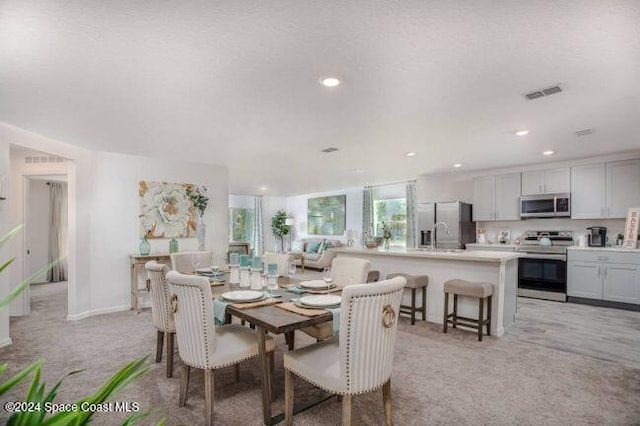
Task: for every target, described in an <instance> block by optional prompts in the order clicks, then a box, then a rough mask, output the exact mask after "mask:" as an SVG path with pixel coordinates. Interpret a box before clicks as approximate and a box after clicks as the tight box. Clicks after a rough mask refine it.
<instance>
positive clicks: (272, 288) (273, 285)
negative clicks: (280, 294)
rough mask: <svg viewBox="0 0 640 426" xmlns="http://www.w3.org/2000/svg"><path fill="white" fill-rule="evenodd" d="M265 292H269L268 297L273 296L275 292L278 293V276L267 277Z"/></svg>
mask: <svg viewBox="0 0 640 426" xmlns="http://www.w3.org/2000/svg"><path fill="white" fill-rule="evenodd" d="M267 290H268V291H269V295H271V296H273V295H274V293H275V292H276V291H278V276H277V275H267Z"/></svg>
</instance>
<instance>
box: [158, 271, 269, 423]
mask: <svg viewBox="0 0 640 426" xmlns="http://www.w3.org/2000/svg"><path fill="white" fill-rule="evenodd" d="M167 280H168V281H169V288H170V291H171V299H170V306H171V311H172V312H173V317H174V321H175V326H176V337H177V340H178V352H179V354H180V358H182V362H183V364H184V370H183V372H182V377H181V380H180V401H179V406H180V407H184V406H185V405H186V402H187V388H188V387H189V373H190V369H191V368H192V367H193V368H200V369H203V370H204V389H205V390H204V393H205V410H206V417H205V422H206V424H207V426H209V425H212V424H213V418H214V416H213V401H214V397H213V389H214V385H213V383H214V382H213V371H214V370H217V369H219V368H224V367H230V366H232V365H237V364H238V363H240V362H242V361H245V360H248V359H251V358H256V357H257V356H258V336H257V335H256V332H255V331H254V330H251V329H249V328H247V327H242V326H241V325H238V324H228V325H224V326H221V327H216V325H215V323H214V315H213V302H212V300H213V298H212V295H211V286H210V284H209V279H208V278H206V277H200V276H196V275H185V274H181V273H179V272H176V271H169V273H168V274H167ZM265 342H266V349H267V353H268V354H269V357H270V358H271V359H270V362H271V365H273V349H274V341H273V338H271V337H269V336H265ZM236 378H237V374H236Z"/></svg>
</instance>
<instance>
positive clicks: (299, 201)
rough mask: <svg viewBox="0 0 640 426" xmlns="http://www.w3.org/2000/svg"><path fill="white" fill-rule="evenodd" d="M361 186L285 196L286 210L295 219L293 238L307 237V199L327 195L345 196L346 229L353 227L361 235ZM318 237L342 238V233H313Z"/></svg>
mask: <svg viewBox="0 0 640 426" xmlns="http://www.w3.org/2000/svg"><path fill="white" fill-rule="evenodd" d="M362 190H363V188H362V187H354V188H346V189H343V190H339V191H332V192H320V193H316V194H306V195H297V196H295V197H288V198H287V212H288V213H289V214H290V215H291V217H293V218H294V220H295V223H296V224H295V227H296V230H295V233H294V235H293V239H294V240H295V239H299V238H307V237H309V236H310V235H308V234H307V200H309V198H315V197H325V196H328V195H342V194H346V196H347V206H346V208H347V212H346V213H347V217H346V229H354V230H356V231H358V236H359V237H360V238H361V237H362V235H361V234H362ZM313 237H318V238H323V237H326V238H333V239H341V240H344V237H343V236H342V235H313Z"/></svg>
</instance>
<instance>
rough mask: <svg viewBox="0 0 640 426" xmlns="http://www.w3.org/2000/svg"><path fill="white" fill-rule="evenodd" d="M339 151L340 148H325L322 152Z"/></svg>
mask: <svg viewBox="0 0 640 426" xmlns="http://www.w3.org/2000/svg"><path fill="white" fill-rule="evenodd" d="M337 150H338V148H325V149H323V150H322V152H327V153H329V152H336V151H337Z"/></svg>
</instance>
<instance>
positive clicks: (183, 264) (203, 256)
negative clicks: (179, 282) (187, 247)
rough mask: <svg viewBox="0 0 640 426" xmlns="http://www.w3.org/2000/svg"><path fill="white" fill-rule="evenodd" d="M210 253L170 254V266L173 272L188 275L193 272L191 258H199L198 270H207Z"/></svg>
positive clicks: (182, 252)
mask: <svg viewBox="0 0 640 426" xmlns="http://www.w3.org/2000/svg"><path fill="white" fill-rule="evenodd" d="M211 255H212V253H211V252H210V251H181V252H180V253H171V266H172V267H173V270H174V271H177V272H180V273H181V274H190V273H192V272H195V271H194V270H193V257H194V256H198V257H199V258H200V266H198V268H207V267H209V266H211V261H212V258H211V257H212V256H211Z"/></svg>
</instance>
